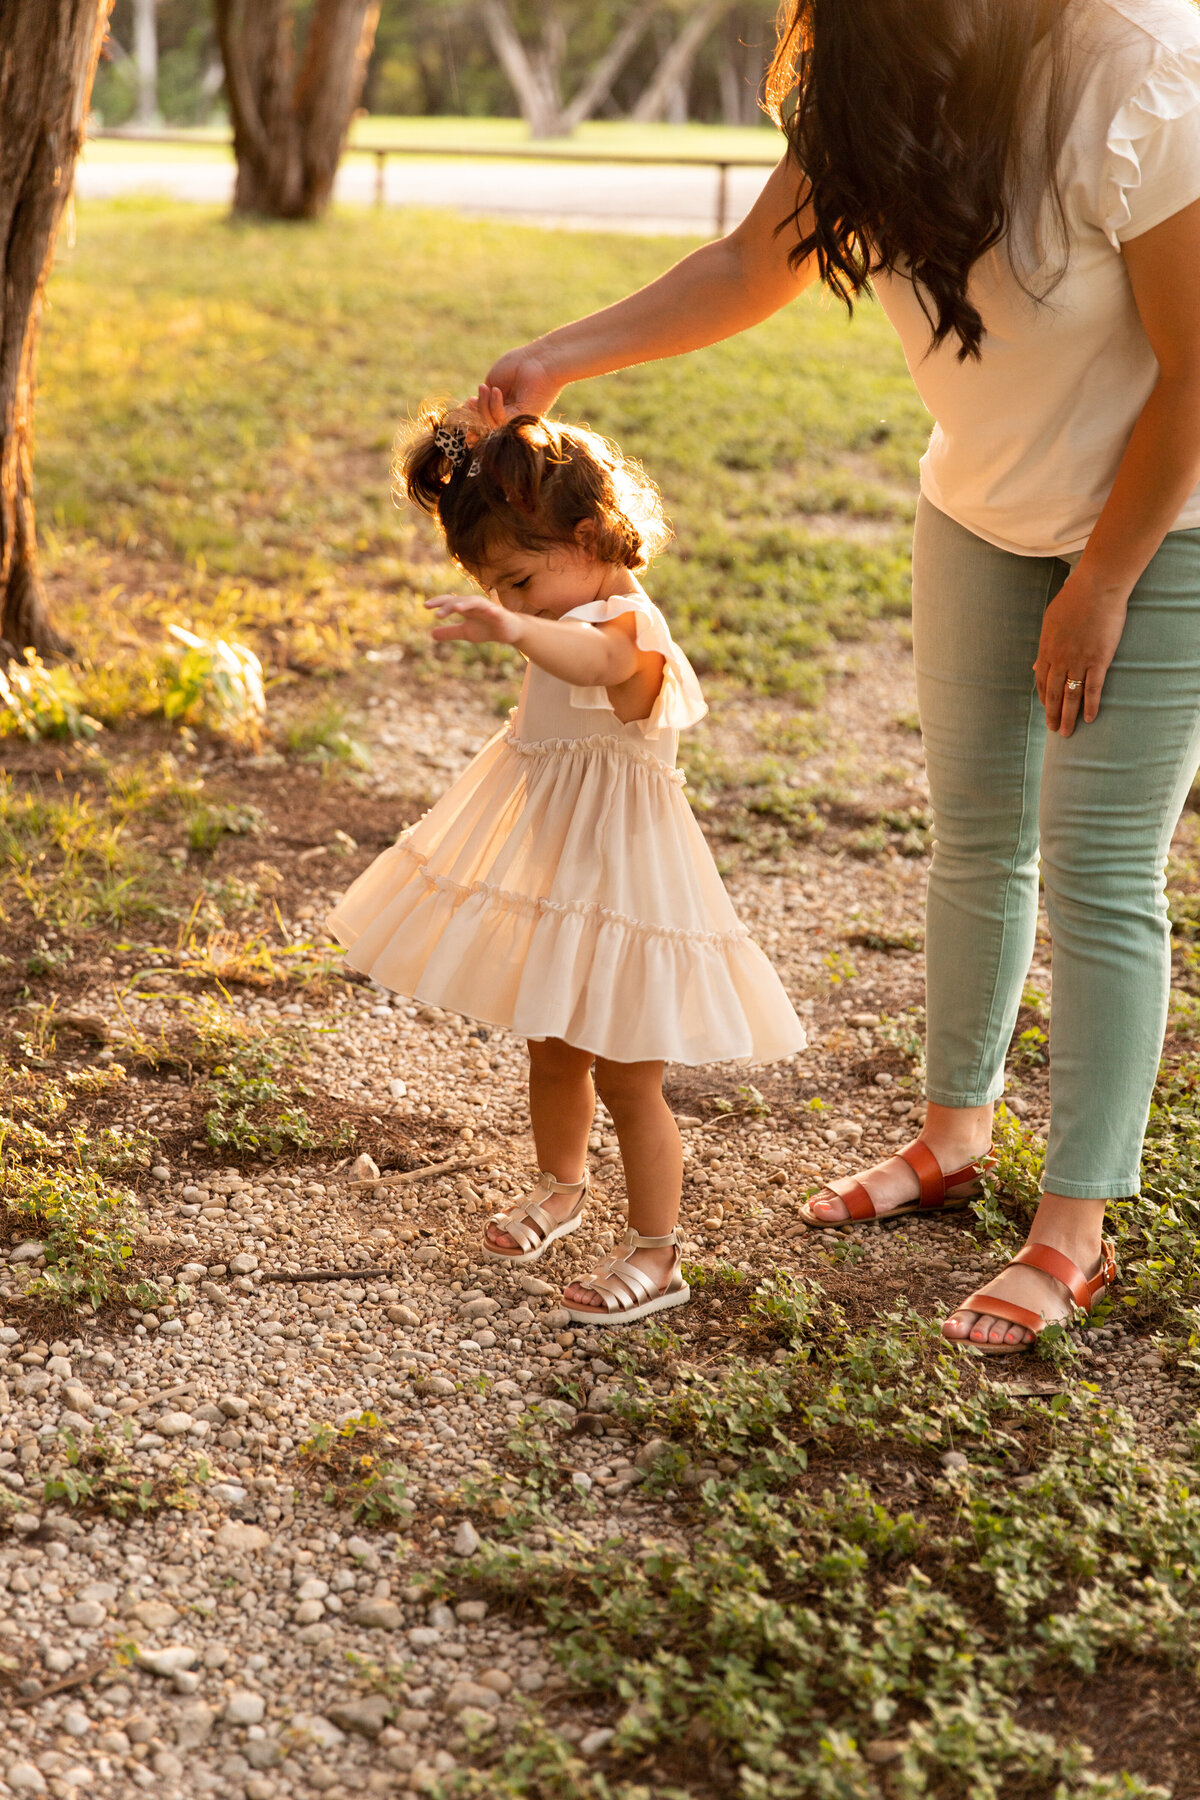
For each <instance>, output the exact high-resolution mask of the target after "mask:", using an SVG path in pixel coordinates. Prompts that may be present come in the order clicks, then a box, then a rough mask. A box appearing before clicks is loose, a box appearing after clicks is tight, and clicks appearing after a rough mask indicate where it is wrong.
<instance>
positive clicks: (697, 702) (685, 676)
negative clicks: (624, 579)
mask: <svg viewBox="0 0 1200 1800" xmlns="http://www.w3.org/2000/svg"><path fill="white" fill-rule="evenodd" d="M624 613H632V614H633V616H634V630H635V632H636V634H637V647H638V649H639V650H653V651H657V652H658V654H659V655H660V656H661V657H662V658H663V659H664V666H663V679H662V686H661V687H660V688H659V690H658V698H657V699H656V700H655V702H654V705H653V707H652V708H651V710H650V714H649V717H648V718H645V719H637V720H635V721H633V722H632V723H633V724H635V725H636V727H637V729H638V730H639V731H640V732H641V733H642V735H643V736H644V737H648V738H654V737H658V736H659V734H660V733H661V732H664V731H682V730H684V728H685V727H686V726H688V725H694V724H695V723H696V722H697V720H698V719H702V718H703V717H704V715H705V713H706V712H707V711H708V704H707V702H706V701H705V698H704V695H703V693H702V692H701V691H700V683H699V681H698V680H697V678H696V671H695V670H694V669H693V667H692V665H691V663H690V662H689V661H688V659H687V657H686V656H685V655H684V654H683V651H682V650H681V649H680V648H679V646H678V644H677V643H676V642H675V640H674V638H673V637H672V636H671V628H670V626H669V625H668V624H667V621H666V620H665V619H664V618H663V615H662V613H661V612H660V611H659V610H658V608H657V606H655V604H654V602H653V601H652V600H649V599H647V598H646V596H645V595H644V594H613V595H611V596H610V598H609V599H607V600H593V601H591V602H590V603H589V604H588V605H586V606H577V607H575V608H574V609H573V610H572V611H571V612H569V613H567V614H565V615H564V616H565V617H566V618H569V619H577V620H579V621H580V623H582V624H584V625H604V624H607V622H608V621H609V620H610V619H618V618H620V617H621V616H622V615H623V614H624ZM571 704H572V706H579V707H583V708H585V709H587V710H590V711H596V712H612V711H613V710H614V708H613V703H612V701H611V700H610V699H609V697H608V691H607V689H605V688H602V687H573V688H572V689H571Z"/></svg>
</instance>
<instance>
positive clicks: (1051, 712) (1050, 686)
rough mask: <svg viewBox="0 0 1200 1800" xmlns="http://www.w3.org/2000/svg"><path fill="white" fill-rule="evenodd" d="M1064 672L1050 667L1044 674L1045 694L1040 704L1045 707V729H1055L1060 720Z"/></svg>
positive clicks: (1064, 681) (1064, 680)
mask: <svg viewBox="0 0 1200 1800" xmlns="http://www.w3.org/2000/svg"><path fill="white" fill-rule="evenodd" d="M1066 681H1067V677H1066V672H1065V670H1063V669H1050V670H1048V671H1047V674H1046V694H1045V698H1044V700H1043V702H1042V704H1043V705H1044V706H1045V708H1046V729H1047V731H1057V730H1058V728H1059V725H1060V724H1061V722H1062V703H1063V689H1064V688H1065V686H1066Z"/></svg>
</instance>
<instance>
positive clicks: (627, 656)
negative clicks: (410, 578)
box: [425, 594, 664, 691]
mask: <svg viewBox="0 0 1200 1800" xmlns="http://www.w3.org/2000/svg"><path fill="white" fill-rule="evenodd" d="M425 604H426V606H427V607H428V608H429V610H430V611H431V612H435V613H436V614H437V615H438V617H439V618H440V619H447V618H449V616H450V614H451V613H457V614H458V617H459V619H460V621H461V623H459V624H442V625H437V626H435V627H434V632H433V635H434V637H435V638H438V639H439V640H445V639H448V638H460V639H463V640H464V641H465V642H467V643H470V644H511V645H512V646H513V648H514V649H515V650H519V651H520V652H521V654H522V656H527V657H528V658H529V660H530V662H532V663H536V664H537V666H538V668H539V669H545V671H546V673H547V674H548V675H557V677H558V679H559V680H560V681H568V682H570V684H571V686H572V687H602V688H615V687H620V686H622V684H623V683H625V682H627V681H630V680H632V679H633V677H634V676H636V675H650V676H655V675H656V676H657V678H658V686H661V684H662V672H663V662H664V658H663V657H662V656H661V655H660V654H659V652H658V651H656V650H639V648H638V643H637V633H636V627H635V625H634V621H633V616H632V614H630V613H622V614H620V615H618V617H617V618H615V619H611V620H608V621H606V622H605V623H604V624H601V625H588V624H585V623H583V622H582V621H581V620H578V619H539V618H535V617H531V616H530V615H529V614H528V613H514V612H509V611H508V609H507V607H504V606H501V605H500V603H499V601H497V600H483V599H476V598H474V596H471V595H463V594H438V595H437V596H436V598H435V599H433V600H427V601H426V602H425ZM655 691H657V687H656V690H655Z"/></svg>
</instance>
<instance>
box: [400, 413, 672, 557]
mask: <svg viewBox="0 0 1200 1800" xmlns="http://www.w3.org/2000/svg"><path fill="white" fill-rule="evenodd" d="M394 474H395V478H396V487H397V491H398V492H403V493H404V494H405V495H407V497H408V499H410V500H411V501H413V502H414V504H415V505H417V506H419V507H421V508H422V510H423V511H425V512H427V513H431V514H432V515H433V517H434V518H435V519H436V520H437V522H438V524H439V525H440V526H441V528H442V534H443V536H444V537H445V539H446V547H447V549H448V550H449V551H450V554H451V556H452V557H453V558H454V560H455V561H456V562H457V563H460V564H461V565H462V566H463V567H464V568H465V569H467V570H468V571H472V570H475V569H478V568H480V567H481V566H482V565H483V564H484V563H486V562H487V561H488V560H489V558H491V557H494V556H495V555H496V554H497V553H498V552H501V551H503V550H504V549H508V548H514V549H519V550H543V549H546V548H548V547H549V546H551V545H553V544H570V545H572V546H574V547H575V548H585V549H586V550H587V552H588V554H589V555H592V556H594V557H595V558H596V560H597V562H604V563H617V564H619V565H621V566H623V567H625V568H627V569H642V568H645V566H646V564H647V563H648V562H649V561H650V558H651V557H652V556H654V555H655V554H656V553H657V552H658V551H659V550H661V548H662V546H663V545H664V544H665V543H666V542H667V540H668V539H669V538H670V536H671V528H670V526H669V525H668V524H667V521H666V519H665V518H664V516H663V508H662V496H661V495H660V493H659V491H658V489H657V488H656V487H655V485H654V483H653V482H652V481H651V480H650V477H649V476H648V475H647V474H646V472H645V470H644V469H642V468H641V466H640V465H639V464H638V463H635V462H633V461H631V460H630V458H629V457H627V456H623V455H622V454H621V452H620V451H619V450H618V449H617V447H616V445H615V444H611V443H609V441H608V439H607V438H602V437H600V436H599V434H598V433H596V432H594V431H588V430H587V429H586V428H585V427H583V426H580V425H569V426H568V425H557V424H554V423H553V422H552V421H551V420H549V419H543V418H539V417H538V416H537V415H536V414H534V413H521V414H519V415H518V416H517V417H516V418H513V419H509V420H508V421H507V423H505V424H504V425H501V426H499V427H497V429H496V430H494V431H483V430H481V428H480V423H479V415H478V414H477V413H476V412H475V411H474V409H473V408H472V407H470V406H457V407H449V408H448V407H446V406H445V405H443V404H438V403H429V404H427V405H426V406H424V407H422V409H421V413H420V416H419V417H418V419H417V422H416V424H415V426H414V427H413V430H412V433H411V435H410V436H409V437H408V438H407V441H406V442H405V443H404V444H403V445H402V446H401V448H400V449H399V451H398V453H397V457H396V462H395V465H394Z"/></svg>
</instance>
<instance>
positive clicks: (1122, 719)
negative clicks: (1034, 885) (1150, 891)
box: [1041, 531, 1200, 905]
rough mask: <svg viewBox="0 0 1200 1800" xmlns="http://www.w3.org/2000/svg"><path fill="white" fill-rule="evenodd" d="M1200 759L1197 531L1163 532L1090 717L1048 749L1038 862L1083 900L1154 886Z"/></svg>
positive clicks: (1057, 882)
mask: <svg viewBox="0 0 1200 1800" xmlns="http://www.w3.org/2000/svg"><path fill="white" fill-rule="evenodd" d="M1198 759H1200V531H1178V532H1172V533H1171V534H1170V535H1169V536H1168V537H1167V538H1165V539H1164V541H1163V543H1162V546H1161V548H1160V549H1159V551H1158V552H1157V554H1156V555H1155V556H1154V558H1153V559H1152V561H1151V562H1150V564H1149V566H1148V568H1147V569H1146V571H1145V573H1144V574H1143V576H1142V578H1141V580H1140V581H1139V582H1138V584H1137V586H1136V587H1135V588H1134V590H1133V594H1132V595H1131V597H1130V601H1129V612H1128V616H1127V618H1126V621H1125V629H1124V631H1123V632H1122V634H1121V642H1120V644H1119V645H1118V647H1117V653H1116V656H1115V657H1114V658H1113V663H1112V667H1111V668H1110V669H1109V671H1108V675H1107V678H1106V680H1105V683H1104V693H1103V696H1102V698H1101V702H1100V712H1099V715H1098V717H1097V718H1096V719H1095V720H1094V722H1093V723H1092V724H1090V725H1078V726H1077V727H1076V728H1075V730H1074V732H1073V733H1072V734H1071V736H1070V737H1069V738H1063V737H1058V736H1055V737H1053V738H1051V740H1050V742H1049V743H1048V745H1047V749H1046V760H1045V769H1044V776H1043V794H1042V820H1041V831H1042V858H1043V864H1044V867H1045V873H1046V881H1047V886H1048V887H1049V886H1050V885H1051V884H1053V885H1054V886H1056V887H1058V888H1063V889H1065V890H1067V891H1070V892H1076V891H1077V892H1078V895H1079V897H1080V898H1086V894H1087V892H1088V891H1089V890H1090V891H1091V892H1093V893H1095V892H1096V891H1097V889H1099V890H1101V891H1102V892H1103V893H1105V894H1108V895H1111V896H1112V903H1113V904H1115V905H1120V904H1121V900H1120V896H1121V895H1122V893H1123V892H1124V891H1125V887H1126V884H1128V883H1142V884H1144V883H1146V882H1147V881H1150V882H1153V883H1156V884H1160V882H1161V870H1162V866H1163V864H1164V862H1165V859H1166V855H1167V851H1168V849H1169V847H1170V841H1171V834H1172V832H1173V831H1174V829H1175V825H1176V823H1177V821H1178V818H1179V814H1180V812H1181V811H1182V808H1183V803H1184V801H1185V800H1186V799H1187V795H1188V790H1189V788H1190V786H1191V783H1192V779H1193V777H1194V774H1195V770H1196V764H1197V760H1198Z"/></svg>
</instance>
